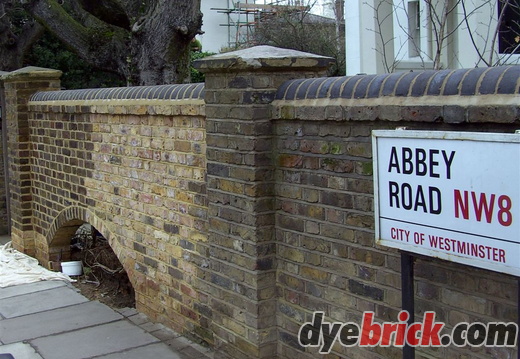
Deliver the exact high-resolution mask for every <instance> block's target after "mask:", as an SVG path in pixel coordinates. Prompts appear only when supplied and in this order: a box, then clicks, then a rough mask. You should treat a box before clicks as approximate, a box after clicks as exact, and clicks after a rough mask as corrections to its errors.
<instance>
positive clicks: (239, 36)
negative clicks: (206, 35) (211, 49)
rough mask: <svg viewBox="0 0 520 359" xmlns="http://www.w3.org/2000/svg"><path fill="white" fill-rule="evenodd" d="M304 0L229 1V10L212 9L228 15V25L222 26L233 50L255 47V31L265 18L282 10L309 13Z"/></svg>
mask: <svg viewBox="0 0 520 359" xmlns="http://www.w3.org/2000/svg"><path fill="white" fill-rule="evenodd" d="M302 2H303V0H276V1H272V0H271V1H270V0H242V1H233V0H228V6H227V8H211V10H215V11H217V12H219V13H224V14H226V15H227V23H225V24H220V26H225V27H227V29H228V46H229V48H231V49H235V48H239V47H240V46H243V45H254V29H255V26H256V25H257V24H258V22H259V21H260V20H261V18H262V17H263V16H266V15H272V14H276V13H277V12H279V11H280V10H283V11H288V10H293V11H308V10H309V7H308V6H305V5H303V4H302Z"/></svg>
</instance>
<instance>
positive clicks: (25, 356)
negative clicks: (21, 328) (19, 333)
mask: <svg viewBox="0 0 520 359" xmlns="http://www.w3.org/2000/svg"><path fill="white" fill-rule="evenodd" d="M0 354H11V355H12V356H13V357H14V358H15V359H18V358H20V359H43V358H42V357H41V356H40V355H39V354H38V353H36V351H35V350H34V348H33V347H31V346H30V345H29V344H27V343H14V344H8V345H0Z"/></svg>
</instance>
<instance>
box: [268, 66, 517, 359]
mask: <svg viewBox="0 0 520 359" xmlns="http://www.w3.org/2000/svg"><path fill="white" fill-rule="evenodd" d="M519 78H520V68H519V67H510V68H496V69H475V70H458V71H440V72H435V71H427V72H419V73H401V74H393V75H379V76H353V77H350V78H329V79H324V78H322V79H303V80H295V81H291V82H287V83H285V84H284V86H283V87H282V88H280V90H279V91H278V93H277V98H276V100H275V102H274V110H273V111H274V115H273V117H274V119H275V131H276V163H277V170H276V198H277V214H276V240H277V245H278V249H277V254H278V256H277V260H278V277H277V283H278V288H279V294H280V297H279V302H278V323H279V353H280V357H282V358H296V357H298V358H312V357H320V355H318V354H316V353H317V349H316V348H312V349H311V348H309V349H307V350H302V349H301V347H300V346H299V345H298V341H297V333H298V329H299V327H300V325H301V324H302V323H303V322H307V321H311V320H312V312H313V311H316V310H319V311H324V312H325V314H326V320H327V321H330V322H338V321H339V322H350V321H353V322H356V323H361V315H362V312H363V311H373V312H375V313H376V318H377V319H376V320H377V321H379V322H382V321H385V320H389V321H392V322H395V321H397V319H396V318H397V313H398V312H399V311H400V310H401V273H400V271H401V269H400V256H399V253H398V251H396V250H391V249H388V248H385V247H381V246H378V245H376V243H375V239H374V217H373V182H372V148H371V147H372V146H371V131H372V130H374V129H395V128H396V127H402V126H404V127H407V128H409V129H415V130H447V131H474V132H488V131H489V132H505V133H511V132H514V131H515V130H516V129H518V126H519V114H520V112H519V107H518V79H519ZM519 260H520V257H519ZM517 286H518V282H517V279H515V278H514V277H512V276H509V275H505V274H499V273H495V272H490V271H485V270H481V269H476V268H472V267H469V266H463V265H458V264H454V263H450V262H446V261H442V260H435V259H426V258H421V259H417V260H416V261H415V310H416V312H415V314H416V320H422V315H423V313H424V312H425V311H432V310H433V311H435V312H436V313H437V318H438V319H437V320H439V321H445V322H447V323H448V327H450V328H451V327H452V326H453V325H454V324H456V323H458V322H461V321H465V322H476V321H481V322H485V323H488V322H494V321H506V322H516V321H517V319H518V317H517V303H518V302H517ZM304 352H305V353H306V354H303V353H304ZM515 352H516V351H515V350H512V349H511V348H509V349H506V348H485V347H481V348H457V347H455V346H449V347H446V348H437V349H431V348H429V349H417V355H416V358H482V359H484V358H490V357H493V358H512V357H516V354H515ZM401 355H402V353H401V350H400V349H399V348H382V347H375V348H367V349H360V348H357V347H354V348H348V349H347V348H342V347H340V346H335V347H334V348H333V351H332V353H331V354H330V355H328V356H326V357H327V358H337V357H338V358H339V357H341V358H343V357H344V358H381V359H383V358H384V359H387V358H401Z"/></svg>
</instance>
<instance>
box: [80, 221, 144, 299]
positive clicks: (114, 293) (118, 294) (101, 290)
mask: <svg viewBox="0 0 520 359" xmlns="http://www.w3.org/2000/svg"><path fill="white" fill-rule="evenodd" d="M72 243H73V244H72V246H71V259H72V260H77V261H79V260H80V261H82V262H83V275H81V276H79V277H77V278H74V279H77V282H75V283H73V285H74V286H75V287H76V288H78V289H79V290H80V291H81V294H83V295H84V296H85V297H87V298H88V299H90V300H98V301H100V302H101V303H104V304H106V305H108V306H110V307H112V308H125V307H130V308H134V307H135V293H134V289H133V287H132V284H131V283H130V280H129V279H128V275H127V274H126V272H125V270H124V269H123V267H122V265H121V263H120V262H119V260H118V258H117V257H116V255H115V253H114V252H113V251H112V248H111V247H110V245H109V244H108V241H107V240H106V239H105V238H103V237H102V236H101V235H100V234H99V233H97V232H96V233H91V232H90V231H85V232H84V233H82V232H81V231H78V233H77V235H76V237H75V238H73V241H72Z"/></svg>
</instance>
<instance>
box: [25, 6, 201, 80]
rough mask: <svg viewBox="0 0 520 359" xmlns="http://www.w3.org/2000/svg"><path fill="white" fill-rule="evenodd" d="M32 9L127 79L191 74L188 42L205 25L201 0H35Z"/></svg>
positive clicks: (98, 63)
mask: <svg viewBox="0 0 520 359" xmlns="http://www.w3.org/2000/svg"><path fill="white" fill-rule="evenodd" d="M87 5H88V6H87ZM107 9H110V12H108V10H107ZM28 11H29V12H31V14H33V16H34V17H35V18H36V19H38V21H39V22H41V23H42V24H44V26H45V27H46V28H48V29H49V30H50V31H51V32H52V33H53V34H54V35H55V36H56V37H58V38H59V39H60V40H61V41H63V42H64V43H65V44H67V45H68V46H69V47H71V48H73V49H74V50H75V51H76V52H77V53H78V55H79V56H80V57H82V58H83V59H84V60H85V61H87V62H88V63H90V64H92V65H93V66H95V67H97V68H99V69H102V70H105V71H112V72H116V73H118V74H120V75H122V76H123V77H125V78H126V79H127V82H128V84H132V85H157V84H168V83H182V82H185V81H187V80H188V79H189V51H190V42H191V41H192V39H193V38H194V37H195V35H197V34H198V33H200V28H201V26H202V14H201V12H200V0H192V1H187V0H148V1H142V0H104V1H99V0H90V1H86V0H68V1H67V2H65V3H64V5H60V4H58V3H57V2H56V1H55V0H34V1H32V2H31V3H30V5H29V6H28ZM107 12H108V13H107Z"/></svg>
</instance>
